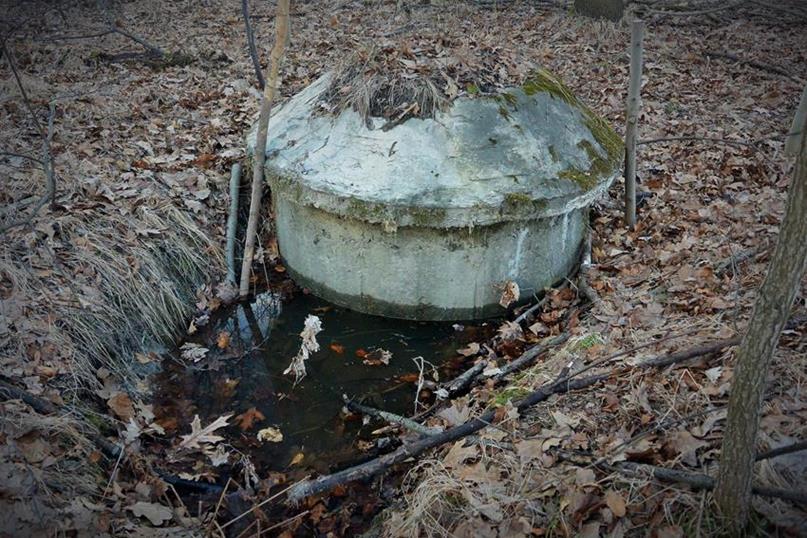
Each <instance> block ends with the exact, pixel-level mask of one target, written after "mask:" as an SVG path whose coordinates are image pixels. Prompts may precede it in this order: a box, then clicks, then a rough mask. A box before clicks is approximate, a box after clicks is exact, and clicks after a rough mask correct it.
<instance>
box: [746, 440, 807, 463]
mask: <svg viewBox="0 0 807 538" xmlns="http://www.w3.org/2000/svg"><path fill="white" fill-rule="evenodd" d="M802 450H807V441H799V442H798V443H793V444H792V445H785V446H780V447H779V448H774V449H772V450H768V451H767V452H763V453H762V454H757V457H756V461H762V460H768V459H771V458H775V457H777V456H784V455H785V454H792V453H793V452H801V451H802Z"/></svg>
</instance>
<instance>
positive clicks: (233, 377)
mask: <svg viewBox="0 0 807 538" xmlns="http://www.w3.org/2000/svg"><path fill="white" fill-rule="evenodd" d="M310 314H313V315H316V316H318V317H319V318H320V319H321V322H322V328H323V330H322V332H320V333H319V334H318V335H317V340H318V342H319V344H320V350H319V351H318V352H316V353H314V354H313V355H312V356H311V358H310V359H309V360H308V361H307V362H306V368H307V376H306V377H305V378H304V379H303V380H302V381H301V382H300V383H298V384H297V385H296V386H295V385H294V378H293V376H289V375H283V371H284V370H285V369H286V368H287V367H288V365H289V363H290V361H291V359H292V357H294V356H295V355H296V354H297V351H298V350H299V348H300V343H301V339H300V331H301V330H302V329H303V325H304V320H305V318H306V316H308V315H310ZM487 331H488V326H487V325H485V324H481V323H478V324H477V325H474V326H464V325H462V324H456V323H445V322H417V321H405V320H397V319H389V318H381V317H377V316H369V315H364V314H359V313H357V312H353V311H351V310H347V309H344V308H339V307H336V306H333V305H331V304H329V303H327V302H325V301H322V300H320V299H317V298H315V297H313V296H311V295H304V294H298V295H297V296H296V297H295V298H293V299H291V300H290V301H288V302H285V303H284V302H282V301H281V300H280V299H279V298H278V296H276V295H274V294H272V293H265V294H262V295H259V296H258V297H257V298H256V299H255V301H253V302H252V303H251V304H247V305H236V306H234V307H232V308H231V309H230V310H228V311H227V312H225V313H224V314H223V315H220V316H218V317H217V318H216V319H214V320H212V321H211V323H210V326H209V327H208V328H206V330H205V331H204V334H203V335H197V338H195V341H198V343H199V345H202V346H205V347H207V348H208V349H209V351H208V352H207V354H206V356H205V357H204V358H203V359H202V360H200V361H198V362H193V361H189V360H180V359H179V352H177V354H175V355H174V358H175V360H169V361H165V362H164V365H165V367H164V369H163V371H162V372H161V373H160V374H158V375H157V376H156V379H155V380H154V395H155V397H154V404H155V405H154V410H155V414H156V415H157V417H158V420H161V421H162V423H163V424H168V426H169V427H170V426H173V425H174V423H175V426H176V433H178V434H184V433H188V431H187V430H188V424H189V423H190V422H191V420H192V419H193V417H194V415H197V414H198V415H199V417H200V419H201V423H202V424H203V425H205V424H209V423H210V422H212V421H213V420H215V419H216V418H218V417H219V416H222V415H227V414H233V415H235V417H234V418H233V419H231V420H230V423H231V426H229V427H228V428H227V429H224V430H220V431H219V432H217V433H222V432H223V434H224V436H225V438H226V439H227V442H228V443H229V444H230V445H231V446H232V447H233V448H235V449H236V450H237V451H240V452H242V453H244V454H247V455H248V456H249V458H250V460H251V461H252V463H254V464H255V466H256V467H257V468H258V469H262V470H274V471H282V470H286V469H289V468H290V467H291V466H294V467H295V468H298V469H299V468H306V469H311V470H315V471H318V472H327V471H328V470H330V469H333V467H334V466H338V465H340V464H344V463H347V462H349V461H351V460H355V459H356V458H357V457H359V456H360V455H361V454H362V446H361V445H364V448H366V447H367V445H368V443H367V441H369V440H372V439H373V438H374V436H373V435H372V430H375V429H376V428H378V427H379V426H380V424H379V423H378V422H375V423H373V424H363V422H362V420H361V419H358V418H357V417H355V416H353V417H351V416H347V415H346V414H345V413H344V412H343V405H344V404H343V401H342V395H343V394H347V395H348V396H350V397H352V398H360V399H362V400H363V401H364V403H366V404H367V405H370V406H374V407H376V408H379V409H384V410H387V411H392V412H394V413H399V414H403V415H411V414H412V413H413V411H414V398H415V394H416V385H417V378H418V375H419V367H418V365H417V364H416V362H415V361H413V359H414V358H416V357H423V358H425V359H426V360H427V361H429V362H430V363H431V364H432V365H434V366H435V367H436V368H437V370H438V372H439V375H440V376H441V377H442V378H445V376H447V375H452V373H453V372H452V371H454V370H456V369H457V368H460V367H462V364H461V362H462V357H460V356H459V355H458V354H457V352H456V350H457V349H458V348H461V347H463V346H465V345H466V344H467V343H468V342H470V341H474V340H477V339H479V338H480V336H482V334H483V333H485V332H487ZM222 335H225V336H223V337H222ZM217 344H226V345H223V346H220V345H217ZM377 348H381V349H383V350H386V351H389V352H390V353H391V354H392V358H391V360H390V361H389V364H388V365H384V364H377V363H378V361H373V360H372V358H373V356H374V355H373V354H372V352H373V350H375V349H377ZM367 353H371V354H370V355H369V356H367V355H366V354H367ZM366 361H367V362H371V363H376V364H375V365H368V364H366V363H365V362H366ZM432 375H433V371H432V369H431V368H430V367H429V366H428V365H427V367H426V378H427V379H433V376H432ZM426 395H427V396H428V394H426ZM244 413H246V414H247V415H246V417H247V422H249V419H250V418H252V419H254V420H252V424H248V423H245V421H244V420H243V419H241V420H237V419H236V417H238V416H239V415H243V414H244ZM267 427H273V428H276V429H278V430H279V431H280V432H281V433H282V435H283V440H282V442H267V441H264V442H261V441H259V440H258V438H257V433H258V432H259V431H260V430H261V429H264V428H267ZM167 429H168V428H167Z"/></svg>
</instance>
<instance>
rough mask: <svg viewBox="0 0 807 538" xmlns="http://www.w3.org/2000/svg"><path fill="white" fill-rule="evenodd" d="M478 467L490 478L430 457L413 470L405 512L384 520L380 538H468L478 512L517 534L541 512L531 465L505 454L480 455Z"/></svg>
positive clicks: (405, 500) (407, 487)
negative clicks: (466, 537) (381, 537)
mask: <svg viewBox="0 0 807 538" xmlns="http://www.w3.org/2000/svg"><path fill="white" fill-rule="evenodd" d="M477 465H481V467H477V470H480V469H483V468H487V469H488V470H489V475H487V476H484V477H483V475H484V474H485V472H484V471H482V472H481V474H477V475H474V474H469V473H467V472H466V471H467V470H466V469H462V468H452V467H451V466H446V465H445V464H444V463H443V462H441V461H437V460H434V459H428V460H425V461H423V462H422V463H420V464H419V465H418V466H416V467H415V468H413V469H412V470H411V471H410V472H409V474H408V476H407V479H406V483H405V486H404V490H405V491H406V493H405V494H404V498H403V506H404V508H403V510H401V511H395V512H392V514H391V516H390V517H389V518H388V519H387V520H386V521H385V522H384V530H383V533H384V535H385V536H424V537H429V538H431V537H436V536H439V537H448V536H464V535H465V534H464V533H469V532H470V533H471V534H469V536H470V535H473V533H475V532H476V531H478V530H479V528H478V527H477V526H478V525H479V524H480V523H481V524H482V525H484V523H483V522H482V520H480V519H479V515H480V514H482V515H484V516H485V517H486V518H487V519H488V520H489V521H492V522H496V523H499V528H500V530H501V529H505V530H506V529H507V527H508V526H509V527H511V528H512V529H513V530H514V531H517V530H520V529H521V528H522V526H523V525H524V524H525V523H526V522H528V521H529V519H530V515H531V514H532V513H534V512H540V511H542V508H541V502H540V500H539V499H538V498H539V497H540V492H539V491H538V490H536V489H535V488H534V486H535V477H534V476H533V472H534V468H533V467H532V466H530V465H521V463H520V462H519V460H518V458H516V457H515V456H514V455H513V454H512V453H508V452H501V453H497V454H496V455H495V462H494V461H493V456H492V455H490V454H488V455H485V454H483V455H482V457H481V458H480V460H479V463H478V464H477ZM525 516H526V518H525ZM514 535H517V534H514Z"/></svg>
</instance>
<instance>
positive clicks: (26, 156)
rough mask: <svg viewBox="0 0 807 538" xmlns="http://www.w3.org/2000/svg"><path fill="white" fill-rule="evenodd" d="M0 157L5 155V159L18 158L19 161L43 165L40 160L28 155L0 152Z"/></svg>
mask: <svg viewBox="0 0 807 538" xmlns="http://www.w3.org/2000/svg"><path fill="white" fill-rule="evenodd" d="M0 155H5V156H7V157H19V158H20V159H27V160H29V161H31V162H35V163H38V164H45V163H43V162H42V159H37V158H36V157H32V156H30V155H24V154H22V153H14V152H13V151H0Z"/></svg>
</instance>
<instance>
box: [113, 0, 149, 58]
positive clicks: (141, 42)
mask: <svg viewBox="0 0 807 538" xmlns="http://www.w3.org/2000/svg"><path fill="white" fill-rule="evenodd" d="M98 5H99V7H100V10H101V12H102V13H103V15H104V18H105V19H106V22H107V29H108V31H109V32H110V33H116V34H120V35H122V36H124V37H128V38H129V39H131V40H132V41H134V42H135V43H137V44H139V45H140V46H142V47H143V48H144V49H146V51H148V52H149V53H150V54H151V55H152V56H156V57H158V58H162V57H163V56H165V52H163V50H162V49H161V48H159V47H156V46H154V45H152V44H151V43H149V42H148V41H146V40H145V39H143V38H142V37H140V36H137V35H135V34H132V33H130V32H127V31H126V30H124V29H123V28H120V27H119V26H118V25H117V24H116V23H115V19H114V17H113V16H112V14H111V13H110V12H109V4H108V2H107V0H99V1H98ZM99 37H100V36H99Z"/></svg>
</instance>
